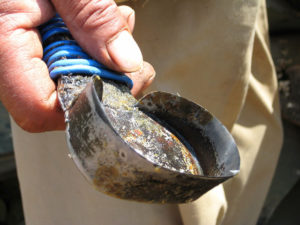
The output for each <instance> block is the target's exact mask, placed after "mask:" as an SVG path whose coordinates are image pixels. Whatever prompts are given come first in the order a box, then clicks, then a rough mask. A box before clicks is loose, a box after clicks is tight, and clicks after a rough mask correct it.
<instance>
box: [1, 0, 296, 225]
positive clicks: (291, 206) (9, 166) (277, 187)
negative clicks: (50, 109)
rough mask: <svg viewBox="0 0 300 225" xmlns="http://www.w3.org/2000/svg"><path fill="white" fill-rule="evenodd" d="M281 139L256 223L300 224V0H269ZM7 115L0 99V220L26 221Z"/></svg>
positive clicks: (19, 224) (20, 224)
mask: <svg viewBox="0 0 300 225" xmlns="http://www.w3.org/2000/svg"><path fill="white" fill-rule="evenodd" d="M267 8H268V17H269V27H270V43H271V51H272V56H273V59H274V63H275V65H276V70H277V76H278V81H279V90H280V101H281V107H282V110H281V111H282V119H283V126H284V134H285V138H284V144H283V148H282V152H281V155H280V159H279V163H278V166H277V169H276V172H275V176H274V178H273V181H272V185H271V188H270V191H269V194H268V196H267V198H266V200H265V204H264V208H263V210H262V212H261V215H260V218H259V221H258V224H257V225H300V0H267ZM11 138H12V137H11V130H10V124H9V116H8V113H7V111H6V110H5V109H4V107H3V105H2V103H1V102H0V225H24V224H25V223H24V217H23V209H22V201H21V196H20V191H19V184H18V179H17V174H16V167H15V161H14V153H13V145H12V139H11Z"/></svg>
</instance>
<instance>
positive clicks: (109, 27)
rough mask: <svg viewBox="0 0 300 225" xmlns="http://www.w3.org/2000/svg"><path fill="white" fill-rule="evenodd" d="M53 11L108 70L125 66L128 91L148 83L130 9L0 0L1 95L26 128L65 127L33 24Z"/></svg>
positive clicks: (97, 0) (109, 2) (78, 0)
mask: <svg viewBox="0 0 300 225" xmlns="http://www.w3.org/2000/svg"><path fill="white" fill-rule="evenodd" d="M55 11H57V12H58V13H59V14H60V16H61V17H62V18H63V20H64V21H65V23H66V25H67V26H68V28H69V30H70V32H71V33H72V35H73V37H74V38H75V39H76V41H77V42H78V43H79V45H80V46H81V47H82V48H83V49H85V50H86V51H87V52H88V53H89V54H90V55H91V56H92V57H93V58H95V59H96V60H98V61H99V62H101V63H103V64H104V65H106V66H108V67H110V68H111V69H113V70H116V71H120V72H127V73H126V74H127V75H128V76H129V77H130V78H131V79H132V80H133V82H134V86H133V88H132V93H133V95H137V94H138V93H139V92H140V91H142V90H143V89H144V88H145V87H147V86H148V85H149V84H150V83H151V81H152V79H153V77H154V74H155V73H154V70H153V68H152V67H151V65H150V64H147V63H146V64H144V66H143V57H142V54H141V52H140V49H139V47H138V45H137V44H136V42H135V41H134V39H133V38H132V36H131V32H132V30H133V27H134V11H133V10H132V9H131V8H129V7H126V6H120V7H118V6H117V5H116V4H115V3H114V1H113V0H64V1H60V0H52V2H50V1H48V0H19V1H11V0H2V1H1V3H0V30H1V32H0V100H1V101H2V103H3V104H4V106H5V107H6V108H7V110H8V111H9V112H10V114H11V116H12V117H13V119H14V120H15V121H16V123H17V124H18V125H19V126H20V127H22V128H23V129H24V130H26V131H29V132H43V131H50V130H62V129H64V128H65V123H64V116H63V112H62V110H61V108H60V105H59V102H58V98H57V93H56V86H55V83H54V82H53V81H52V80H51V78H50V77H49V73H48V69H47V66H46V64H45V63H44V62H43V61H42V56H43V48H42V44H41V40H40V35H39V32H38V31H37V29H36V27H38V26H39V25H41V24H43V23H45V22H46V21H48V20H49V19H51V18H52V17H53V16H54V15H55Z"/></svg>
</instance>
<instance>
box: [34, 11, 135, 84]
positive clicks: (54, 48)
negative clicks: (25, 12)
mask: <svg viewBox="0 0 300 225" xmlns="http://www.w3.org/2000/svg"><path fill="white" fill-rule="evenodd" d="M40 32H41V35H42V41H43V45H44V57H43V60H44V61H45V62H46V63H47V66H48V69H49V73H50V77H51V78H52V79H53V80H56V79H57V78H58V77H60V76H61V75H78V74H80V75H87V76H92V75H98V76H100V77H101V78H104V79H110V80H115V81H119V82H122V83H126V84H127V85H128V86H129V88H132V86H133V82H132V80H131V79H130V78H129V77H127V76H126V75H124V74H119V73H117V72H114V71H111V70H109V69H107V68H106V67H105V66H104V65H102V64H100V63H98V62H97V61H95V60H93V59H92V58H91V57H90V56H89V55H87V54H86V53H85V52H83V50H82V48H81V47H80V46H79V45H78V44H77V43H76V42H75V41H74V40H72V36H71V34H70V32H69V30H68V29H67V27H66V25H65V23H64V22H63V20H62V19H61V18H60V17H59V16H58V15H56V16H55V17H54V18H52V19H51V20H50V21H48V22H47V23H46V24H44V25H43V26H41V27H40ZM59 35H61V37H66V36H67V37H70V38H68V39H71V40H63V38H59V37H60V36H59ZM53 37H54V38H53ZM56 37H57V38H56ZM51 38H52V39H55V38H56V40H54V41H52V42H51ZM58 39H60V40H58ZM64 39H65V38H64ZM49 40H50V41H49Z"/></svg>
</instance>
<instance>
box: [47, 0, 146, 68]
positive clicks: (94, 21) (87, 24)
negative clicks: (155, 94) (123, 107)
mask: <svg viewBox="0 0 300 225" xmlns="http://www.w3.org/2000/svg"><path fill="white" fill-rule="evenodd" d="M52 2H53V4H54V6H55V8H56V10H57V12H58V13H59V14H60V16H61V17H62V18H63V20H64V22H65V23H66V25H67V27H68V28H69V30H70V32H71V34H72V36H73V37H74V38H75V39H76V41H77V42H78V43H79V44H80V46H81V47H83V48H84V49H85V50H86V51H87V52H88V53H89V54H90V55H91V56H92V57H94V58H95V59H96V60H98V61H99V62H101V63H103V64H104V65H106V66H108V67H110V68H111V69H114V70H117V71H120V72H134V71H138V70H140V69H141V67H142V65H143V57H142V53H141V51H140V49H139V47H138V45H137V43H136V42H135V40H134V39H133V37H132V35H131V32H130V28H129V27H128V24H127V22H126V20H125V19H124V17H123V16H122V13H121V11H120V10H119V8H118V7H117V5H116V3H115V2H114V1H113V0H64V1H61V0H52Z"/></svg>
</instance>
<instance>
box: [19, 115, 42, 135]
mask: <svg viewBox="0 0 300 225" xmlns="http://www.w3.org/2000/svg"><path fill="white" fill-rule="evenodd" d="M15 121H16V123H17V124H18V125H19V126H20V127H21V128H22V129H23V130H25V131H27V132H30V133H40V132H43V131H45V127H46V126H45V124H46V121H45V119H43V118H38V119H36V118H34V119H33V118H20V119H15Z"/></svg>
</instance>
